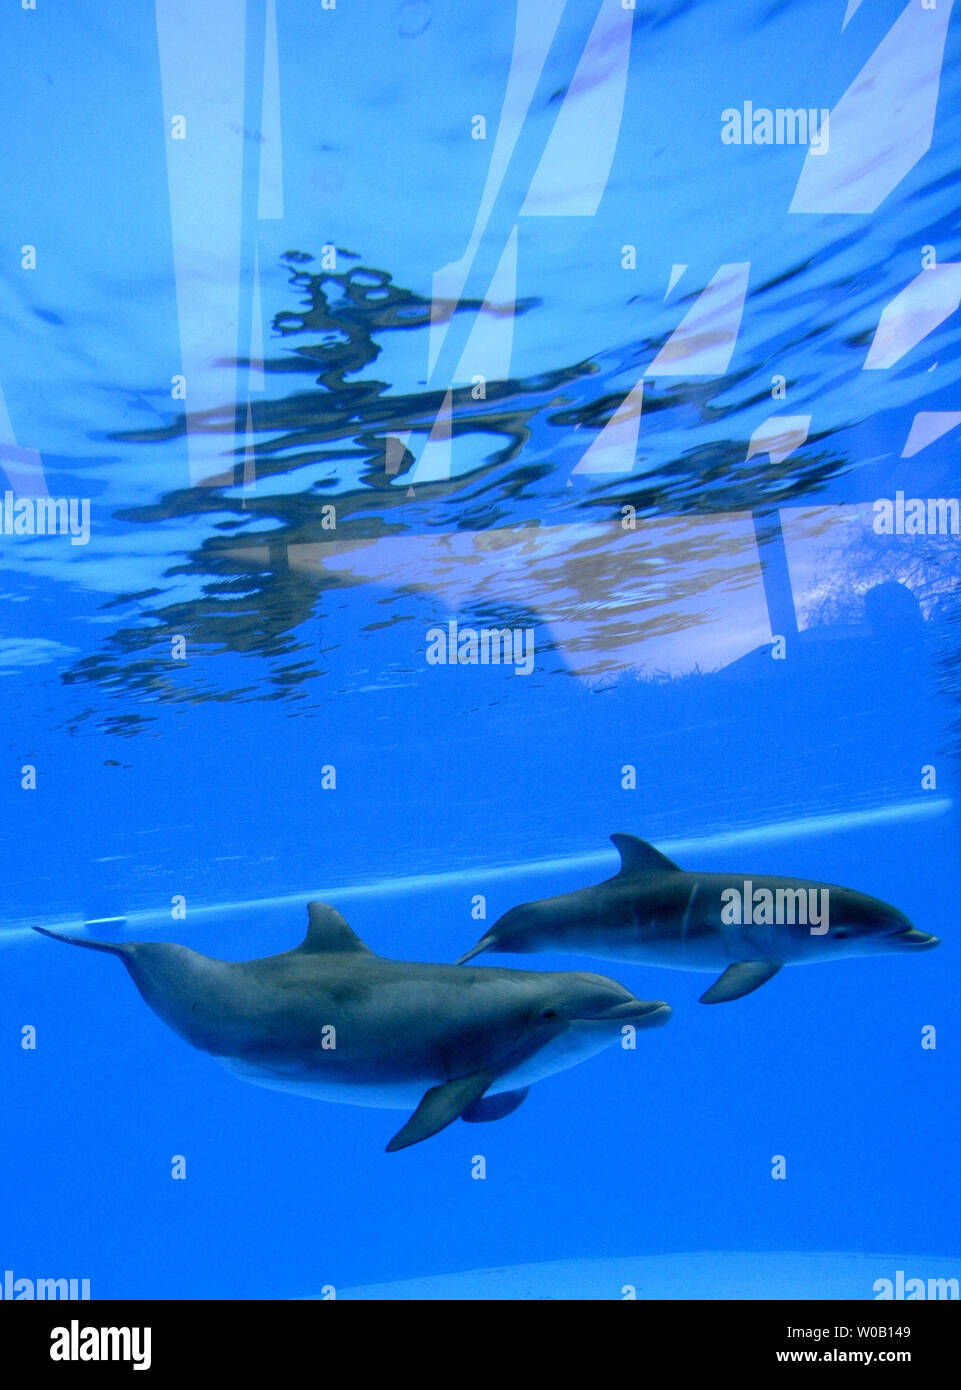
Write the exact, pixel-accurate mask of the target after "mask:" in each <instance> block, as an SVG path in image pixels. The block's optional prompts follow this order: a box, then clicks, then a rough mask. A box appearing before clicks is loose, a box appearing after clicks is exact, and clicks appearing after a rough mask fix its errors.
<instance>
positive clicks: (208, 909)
mask: <svg viewBox="0 0 961 1390" xmlns="http://www.w3.org/2000/svg"><path fill="white" fill-rule="evenodd" d="M953 805H954V802H953V801H952V800H951V799H950V797H945V796H941V797H936V798H932V799H931V800H929V801H905V802H902V803H901V804H900V805H897V806H879V807H876V808H875V809H873V810H870V811H838V812H834V813H832V814H831V815H827V816H804V817H801V818H799V819H798V820H789V821H776V822H775V823H774V824H771V825H755V826H749V827H746V828H744V829H741V830H719V831H718V832H717V833H716V834H714V835H691V836H687V837H685V838H682V839H675V840H657V841H656V843H657V847H658V849H659V850H661V851H662V853H664V854H666V855H668V856H669V857H671V858H677V859H680V858H685V859H687V858H689V857H690V858H693V857H696V856H697V855H698V854H699V853H704V852H710V851H712V850H718V849H736V848H738V847H740V846H748V847H752V846H756V845H766V844H777V843H779V842H781V841H784V840H797V839H802V838H803V839H806V838H809V837H811V836H815V835H828V834H832V833H837V832H843V831H846V830H860V829H863V828H864V827H865V826H870V825H890V824H893V823H895V822H899V821H907V820H930V819H932V818H933V817H935V816H941V815H944V814H945V813H946V812H948V811H950V810H951V809H952V807H953ZM618 863H619V858H618V854H617V851H616V850H615V849H613V848H612V849H604V850H592V851H590V852H588V853H586V854H567V855H563V856H562V857H559V858H553V859H532V860H527V861H525V862H523V863H520V864H494V865H488V866H486V867H485V866H484V865H482V864H465V865H464V867H463V868H460V869H450V870H448V871H447V872H444V873H435V874H409V875H405V876H404V877H402V878H388V879H379V880H376V881H375V882H373V883H347V884H341V885H339V886H332V885H328V886H325V887H322V888H316V889H313V890H312V891H310V892H303V893H283V894H279V895H278V896H277V897H273V898H249V899H247V900H245V901H241V902H228V903H209V904H207V905H206V906H199V907H195V906H191V908H190V917H191V920H195V919H196V918H198V917H200V918H204V919H209V918H211V917H219V916H225V915H226V914H227V913H231V914H233V915H236V914H237V913H238V912H264V911H269V910H272V909H274V908H283V907H290V908H291V909H293V908H296V907H304V906H306V904H307V903H308V902H312V901H314V900H315V899H318V898H319V899H323V900H324V901H333V902H334V904H335V905H337V904H339V903H343V902H348V901H352V900H354V899H356V898H383V897H387V896H388V895H398V894H403V893H424V892H428V891H430V890H431V889H433V888H449V887H452V886H454V885H456V884H460V883H470V884H477V883H479V882H481V881H483V882H485V883H491V882H494V881H502V880H504V879H516V878H520V879H526V878H533V877H536V876H537V875H539V874H545V875H549V874H556V873H559V872H565V873H566V872H569V871H570V870H572V869H585V870H586V869H599V870H601V871H603V870H604V869H607V868H610V869H612V870H615V871H616V869H617V865H618ZM108 921H109V922H110V923H111V924H114V925H115V926H119V925H120V923H123V926H124V932H123V935H124V936H125V937H126V936H129V935H131V934H132V933H135V932H139V931H144V930H146V929H147V928H148V927H153V926H155V925H156V924H158V923H162V924H166V923H169V921H170V909H169V908H166V907H164V908H151V909H149V910H147V911H142V912H131V913H130V915H129V916H128V917H126V918H109V919H107V918H101V919H99V920H98V922H97V923H89V922H82V921H79V920H77V919H75V918H74V919H63V918H61V919H58V920H56V921H54V920H47V919H44V920H43V921H42V922H41V923H38V925H42V926H45V927H49V928H51V930H57V931H60V930H67V931H80V930H82V929H84V928H86V929H87V931H88V932H89V933H90V935H95V934H96V932H95V931H94V932H90V928H91V926H94V927H99V928H100V929H101V930H102V929H103V927H104V925H105V924H106V923H107V922H108ZM112 935H113V934H112V933H111V938H112ZM34 936H35V934H34V932H33V930H32V928H31V927H3V928H0V946H5V945H11V944H12V943H13V942H15V941H24V940H27V939H28V938H30V939H33V938H34ZM118 939H119V938H118Z"/></svg>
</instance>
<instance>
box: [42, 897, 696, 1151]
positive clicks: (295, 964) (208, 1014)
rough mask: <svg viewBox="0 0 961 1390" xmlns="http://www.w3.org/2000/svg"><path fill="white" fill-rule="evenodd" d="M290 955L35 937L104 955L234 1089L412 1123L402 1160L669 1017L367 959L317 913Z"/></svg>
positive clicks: (552, 975) (578, 976)
mask: <svg viewBox="0 0 961 1390" xmlns="http://www.w3.org/2000/svg"><path fill="white" fill-rule="evenodd" d="M307 911H308V920H309V926H308V929H307V935H306V936H305V937H304V940H303V941H302V942H301V944H300V945H299V946H297V947H295V948H294V950H292V951H286V952H284V953H283V954H282V955H277V956H267V957H265V958H263V959H261V960H249V961H224V960H212V959H211V958H210V957H209V956H202V955H200V954H198V952H196V951H191V950H190V949H189V948H188V947H186V946H176V945H172V944H169V943H164V942H153V941H145V942H133V941H128V942H124V943H122V944H119V943H113V942H107V941H92V940H87V939H83V938H81V937H74V936H61V935H60V934H59V933H57V932H52V931H47V930H45V929H44V928H43V927H36V928H35V930H36V931H38V932H41V934H42V935H44V936H51V937H53V938H54V939H55V940H57V941H66V942H69V943H70V945H72V946H86V947H90V948H91V949H92V950H95V951H107V952H109V953H110V954H111V955H114V956H119V957H120V959H121V960H122V961H123V963H124V965H125V966H126V968H127V971H128V973H129V975H130V977H131V979H132V980H133V982H134V984H135V985H136V986H137V989H138V990H139V991H140V993H141V994H142V995H143V997H144V999H145V1000H146V1001H147V1003H148V1004H149V1005H150V1007H151V1009H153V1011H154V1013H155V1014H157V1015H158V1016H159V1017H160V1018H162V1019H163V1021H164V1023H166V1024H167V1025H168V1026H169V1027H170V1028H172V1029H173V1030H174V1032H175V1033H179V1034H180V1036H181V1037H182V1038H185V1039H186V1040H187V1042H189V1043H191V1044H192V1046H194V1047H197V1048H199V1049H200V1050H201V1051H202V1052H211V1053H213V1055H214V1056H215V1057H217V1058H218V1059H219V1060H220V1061H221V1062H223V1063H224V1064H225V1065H226V1066H228V1067H229V1068H230V1069H231V1070H232V1071H234V1072H236V1073H237V1074H239V1075H241V1076H243V1077H244V1078H245V1079H246V1080H249V1081H254V1082H257V1083H258V1084H260V1085H263V1086H271V1087H275V1088H277V1089H281V1090H290V1091H297V1092H300V1093H303V1094H307V1095H311V1096H315V1097H318V1098H319V1099H322V1100H332V1101H340V1102H345V1103H347V1104H350V1105H369V1106H381V1107H384V1108H387V1109H393V1110H407V1109H410V1108H413V1107H416V1109H414V1113H413V1115H412V1116H411V1118H410V1119H409V1120H408V1121H407V1123H406V1124H405V1125H404V1127H403V1128H402V1129H401V1130H400V1131H399V1132H398V1133H397V1134H395V1135H394V1137H393V1139H392V1140H391V1141H390V1143H389V1144H388V1145H387V1152H388V1153H393V1152H394V1151H395V1150H397V1149H404V1148H407V1147H408V1146H409V1145H410V1144H417V1143H419V1142H420V1141H421V1140H422V1139H429V1138H430V1136H431V1135H432V1134H436V1133H437V1132H438V1131H439V1130H442V1129H444V1128H445V1127H446V1126H447V1125H449V1124H451V1123H452V1122H453V1121H454V1120H456V1119H457V1117H458V1115H459V1116H461V1117H462V1118H463V1119H465V1120H468V1121H484V1120H498V1119H500V1118H501V1117H502V1116H504V1115H509V1114H510V1113H511V1112H512V1111H513V1110H516V1109H517V1107H518V1106H519V1105H520V1104H521V1102H522V1101H523V1099H524V1097H525V1096H526V1094H527V1091H528V1089H529V1087H530V1086H531V1084H532V1083H533V1082H534V1081H539V1080H540V1079H541V1078H542V1077H545V1076H550V1075H552V1074H553V1073H554V1072H557V1071H563V1070H564V1069H565V1068H566V1067H572V1066H574V1065H576V1063H578V1062H581V1061H583V1060H584V1059H585V1058H587V1057H592V1056H593V1055H594V1054H595V1053H596V1052H600V1051H601V1050H602V1049H603V1048H605V1047H607V1046H608V1045H609V1044H610V1043H612V1042H614V1040H615V1039H616V1038H618V1037H620V1036H621V1034H622V1031H623V1029H624V1026H625V1025H627V1024H631V1025H633V1026H634V1027H635V1028H649V1027H653V1026H656V1025H658V1024H662V1023H666V1022H667V1020H668V1019H669V1018H670V1016H671V1010H670V1007H669V1005H667V1004H664V1003H661V1002H656V1003H647V1002H645V1001H644V1000H641V999H636V998H635V997H634V995H633V994H631V992H630V991H629V990H627V989H625V988H624V986H623V985H619V984H617V983H616V982H615V981H614V980H608V979H606V978H605V977H604V976H603V975H588V974H583V973H581V972H580V971H576V972H575V971H563V972H554V971H551V972H548V971H539V972H533V971H529V970H498V969H483V968H482V969H479V970H476V969H475V970H462V969H461V968H460V967H459V966H455V965H422V964H420V963H418V962H414V961H396V960H386V959H384V957H382V956H378V955H375V954H374V952H373V951H371V950H370V949H369V948H368V947H367V946H365V945H364V943H363V942H362V941H361V940H360V938H359V937H358V936H356V935H355V934H354V932H353V931H352V930H351V929H350V927H349V926H348V925H347V923H346V922H345V921H344V919H343V917H341V915H340V913H339V912H337V911H336V910H335V909H334V908H332V907H330V906H328V904H326V903H321V902H313V903H310V904H308V908H307Z"/></svg>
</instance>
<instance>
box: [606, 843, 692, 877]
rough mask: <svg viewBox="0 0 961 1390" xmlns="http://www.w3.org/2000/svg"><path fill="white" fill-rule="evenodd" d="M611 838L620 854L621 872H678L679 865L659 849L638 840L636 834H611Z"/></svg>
mask: <svg viewBox="0 0 961 1390" xmlns="http://www.w3.org/2000/svg"><path fill="white" fill-rule="evenodd" d="M611 840H612V842H613V844H614V846H615V848H616V849H617V852H618V854H619V855H620V856H621V869H620V872H621V873H622V874H679V873H680V872H681V870H680V868H679V866H678V865H677V864H675V863H674V860H673V859H668V857H667V855H666V854H662V853H661V851H660V850H659V849H655V848H654V846H653V845H649V844H648V843H647V841H646V840H639V839H638V838H637V836H636V835H612V836H611Z"/></svg>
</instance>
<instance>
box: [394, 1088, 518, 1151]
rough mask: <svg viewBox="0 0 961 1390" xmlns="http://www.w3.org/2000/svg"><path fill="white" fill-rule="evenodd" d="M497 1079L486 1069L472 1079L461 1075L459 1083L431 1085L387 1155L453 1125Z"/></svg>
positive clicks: (395, 1136)
mask: <svg viewBox="0 0 961 1390" xmlns="http://www.w3.org/2000/svg"><path fill="white" fill-rule="evenodd" d="M493 1080H494V1073H493V1072H492V1071H490V1070H489V1069H488V1068H486V1067H485V1069H484V1070H483V1071H475V1072H472V1073H471V1074H470V1076H460V1077H458V1078H457V1080H456V1081H445V1082H443V1083H442V1085H440V1086H432V1087H431V1088H430V1090H429V1091H425V1092H424V1096H423V1098H422V1100H421V1103H420V1105H418V1107H417V1109H416V1110H415V1111H414V1113H413V1115H411V1117H410V1119H409V1120H408V1121H407V1123H406V1124H405V1125H404V1128H403V1129H401V1130H398V1132H397V1133H396V1134H395V1135H394V1137H393V1139H392V1140H391V1141H390V1143H389V1144H388V1145H387V1153H389V1154H392V1153H396V1152H397V1150H398V1149H407V1148H409V1147H410V1145H411V1144H419V1143H420V1142H421V1140H422V1139H429V1138H430V1137H431V1135H432V1134H437V1133H439V1131H440V1130H442V1129H446V1128H447V1126H448V1125H450V1124H453V1123H454V1121H455V1120H456V1119H457V1117H458V1115H462V1114H463V1113H464V1111H465V1110H467V1109H469V1107H470V1106H472V1105H474V1104H475V1103H476V1102H477V1101H479V1100H480V1098H481V1096H482V1095H483V1094H484V1092H485V1091H486V1090H487V1088H488V1086H489V1085H490V1084H491V1082H492V1081H493Z"/></svg>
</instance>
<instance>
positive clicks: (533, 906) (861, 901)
mask: <svg viewBox="0 0 961 1390" xmlns="http://www.w3.org/2000/svg"><path fill="white" fill-rule="evenodd" d="M611 839H612V840H613V842H614V844H615V846H616V847H617V849H618V851H619V853H620V856H621V869H620V872H619V873H617V874H615V875H614V877H613V878H609V879H606V880H605V882H603V883H597V884H594V885H592V886H591V887H590V888H580V889H578V890H577V891H576V892H574V893H562V894H561V895H560V896H559V897H556V898H541V899H540V900H539V901H538V902H531V903H522V904H521V905H520V906H519V907H512V908H511V909H510V911H508V912H505V913H504V915H503V916H502V917H500V918H498V920H497V921H496V922H495V923H494V925H493V926H492V927H491V929H490V931H489V932H487V933H486V935H485V936H483V937H481V939H480V941H478V943H477V945H476V946H474V947H472V949H471V950H469V951H468V952H467V953H466V954H465V955H463V956H461V957H460V960H459V961H458V962H457V964H458V965H462V964H463V963H464V962H465V961H468V960H471V959H472V958H473V957H474V956H478V955H480V953H481V952H482V951H498V952H501V951H502V952H506V953H508V954H513V953H525V954H526V953H528V952H533V951H557V952H565V951H570V952H574V953H577V954H579V955H591V956H598V957H600V958H602V959H606V960H619V961H649V962H651V963H652V964H658V965H668V966H673V967H674V968H676V969H680V970H710V971H716V970H719V971H720V972H721V974H720V976H719V977H718V979H716V980H715V982H714V984H713V985H711V987H710V989H708V990H706V991H705V993H704V994H702V995H701V1003H702V1004H722V1003H726V1002H727V1001H728V1000H731V999H740V998H741V997H742V996H743V995H745V994H750V993H751V991H752V990H755V989H758V988H760V986H761V985H763V984H765V983H766V982H767V981H768V980H770V979H771V978H772V976H774V975H776V974H777V972H778V971H779V970H780V969H781V966H782V965H789V964H800V963H803V962H805V961H813V960H830V959H834V958H835V957H839V956H867V955H875V954H879V953H881V952H887V951H917V950H923V949H926V948H927V947H929V946H937V945H938V938H937V937H936V936H929V935H928V933H927V932H923V931H918V929H917V928H916V927H913V926H912V925H911V923H910V922H909V921H908V919H907V918H906V917H905V916H904V914H903V913H901V912H899V911H898V910H897V908H895V907H890V906H889V905H888V904H887V903H883V902H880V901H879V900H878V899H877V898H869V897H867V895H866V894H864V893H858V892H856V891H855V890H854V889H853V888H838V887H835V886H834V885H832V884H827V883H813V882H810V881H808V880H806V879H788V878H772V877H770V876H769V875H754V876H752V877H751V878H748V877H747V876H746V875H737V876H735V875H733V874H695V873H686V872H685V871H684V870H683V869H680V868H678V866H677V864H675V863H673V862H672V861H671V860H670V859H668V858H667V856H666V855H664V854H661V852H660V851H659V850H657V849H655V848H654V846H653V845H649V844H647V842H646V841H645V840H639V839H638V838H637V837H636V836H634V835H612V836H611Z"/></svg>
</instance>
